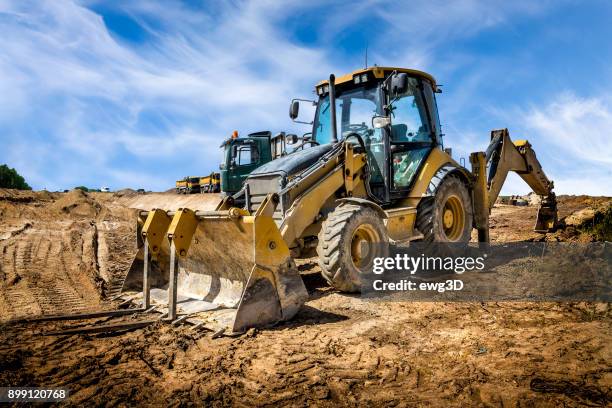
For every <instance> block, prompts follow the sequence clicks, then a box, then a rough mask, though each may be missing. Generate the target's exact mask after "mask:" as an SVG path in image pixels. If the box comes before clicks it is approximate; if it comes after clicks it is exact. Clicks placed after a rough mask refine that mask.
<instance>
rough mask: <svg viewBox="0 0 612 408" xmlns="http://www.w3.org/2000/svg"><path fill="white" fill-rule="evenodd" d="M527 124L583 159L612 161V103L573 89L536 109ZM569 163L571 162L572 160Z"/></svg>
mask: <svg viewBox="0 0 612 408" xmlns="http://www.w3.org/2000/svg"><path fill="white" fill-rule="evenodd" d="M525 126H526V127H528V128H530V129H532V130H533V131H534V132H536V133H537V134H538V135H539V137H541V138H542V139H544V140H546V142H547V143H548V144H550V145H552V146H555V147H557V148H558V149H559V150H563V151H564V152H565V153H567V154H568V155H570V156H573V157H575V158H577V159H580V160H581V162H574V163H573V164H575V165H578V166H580V163H583V164H584V163H600V164H606V165H610V164H612V143H610V136H611V132H612V104H610V103H609V102H607V101H605V100H604V99H602V98H581V97H578V96H576V95H574V94H573V93H569V92H567V93H564V94H561V95H558V96H557V97H555V99H554V100H553V101H551V102H550V103H549V104H548V105H547V106H546V107H544V108H543V109H537V108H534V109H532V110H531V111H530V112H529V113H528V114H527V116H526V117H525ZM568 164H569V163H568Z"/></svg>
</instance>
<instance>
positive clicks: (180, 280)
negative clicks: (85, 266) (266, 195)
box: [124, 208, 308, 332]
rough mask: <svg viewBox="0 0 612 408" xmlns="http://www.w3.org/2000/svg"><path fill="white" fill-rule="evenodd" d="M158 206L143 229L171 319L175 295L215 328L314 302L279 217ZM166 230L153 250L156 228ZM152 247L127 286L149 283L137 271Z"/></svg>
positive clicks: (157, 295) (288, 314)
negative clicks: (170, 210)
mask: <svg viewBox="0 0 612 408" xmlns="http://www.w3.org/2000/svg"><path fill="white" fill-rule="evenodd" d="M157 211H158V213H156V214H152V213H151V212H149V214H148V215H147V221H149V222H146V221H145V222H144V225H143V228H142V232H141V234H142V236H143V237H144V240H143V247H144V245H146V244H148V252H149V254H150V257H151V259H150V262H149V263H148V266H149V269H148V271H149V281H150V282H151V299H152V303H153V304H158V305H159V304H161V305H163V306H166V307H168V312H169V316H170V317H171V318H175V317H176V314H174V313H172V309H173V306H172V305H173V302H174V301H175V302H176V303H175V304H176V313H177V314H178V315H181V314H190V316H193V318H194V319H195V320H199V321H203V322H205V323H204V324H205V326H208V327H210V328H212V329H214V330H218V329H225V330H226V331H227V332H243V331H245V330H247V329H248V328H250V327H261V326H268V325H272V324H274V323H276V322H279V321H282V320H287V319H290V318H292V317H293V316H294V315H295V314H296V313H297V311H298V310H299V308H300V307H301V306H302V305H303V304H304V302H305V301H306V299H307V297H308V292H307V291H306V288H305V286H304V283H303V282H302V279H301V277H300V275H299V273H298V271H297V267H296V266H295V263H294V261H293V259H292V258H291V256H290V252H289V248H288V247H287V245H286V243H285V242H284V240H283V238H282V236H281V234H280V231H279V230H278V227H277V226H276V224H275V223H274V220H273V219H272V217H271V216H269V215H255V216H253V215H249V213H248V212H246V211H245V210H241V209H238V208H230V209H229V210H224V211H210V212H193V211H190V210H188V209H179V210H178V211H177V212H175V213H169V215H168V214H166V213H165V212H161V213H160V212H159V210H157ZM169 216H172V219H171V221H169V219H170V218H169ZM160 229H167V231H166V232H165V239H164V242H163V243H161V244H158V248H157V252H153V245H154V243H155V242H156V241H154V240H153V238H152V237H151V231H154V230H155V231H158V230H160ZM144 253H145V250H144V248H140V249H139V254H138V255H137V259H135V261H134V263H133V265H132V267H131V268H130V273H129V274H128V277H129V276H130V275H133V277H131V278H130V279H126V283H127V282H128V281H129V282H130V285H124V290H127V289H132V290H133V289H134V286H137V285H138V284H139V287H138V289H137V290H142V288H143V285H142V278H140V279H139V278H138V277H137V276H142V275H143V272H144V258H145V255H144ZM172 262H174V264H172ZM173 282H176V292H173V287H172V283H173ZM135 284H136V285H135ZM173 299H175V300H174V301H173Z"/></svg>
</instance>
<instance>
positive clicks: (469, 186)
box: [123, 67, 557, 332]
mask: <svg viewBox="0 0 612 408" xmlns="http://www.w3.org/2000/svg"><path fill="white" fill-rule="evenodd" d="M315 90H316V94H317V96H318V100H317V101H311V102H312V103H314V104H316V113H315V117H314V121H313V122H312V133H311V134H307V135H305V136H303V137H301V138H300V137H297V136H296V135H287V143H291V144H292V143H296V142H297V141H298V140H302V143H301V144H300V145H299V147H301V148H298V149H296V150H295V151H294V152H293V153H291V154H288V155H287V156H284V157H281V158H279V159H277V160H274V161H271V162H269V163H267V164H265V165H263V166H261V167H260V168H258V169H256V170H255V171H253V172H252V173H251V174H250V175H249V177H248V178H247V179H246V181H245V183H244V187H243V189H242V190H241V191H240V192H239V193H237V194H236V195H234V196H229V197H225V198H224V199H223V201H222V202H220V203H219V205H218V206H217V208H216V209H215V211H209V212H198V211H192V210H190V209H187V208H183V209H179V210H178V211H165V210H163V209H156V210H152V211H148V212H142V213H141V214H140V217H139V228H138V239H139V247H140V250H139V253H138V255H137V257H136V260H135V261H134V263H133V264H132V267H131V269H130V271H129V274H128V275H127V278H126V280H125V283H124V287H123V291H124V294H125V296H131V297H132V298H134V299H138V298H139V297H140V296H142V302H143V307H144V308H148V307H149V306H150V305H151V304H152V303H153V304H156V305H159V307H162V308H164V310H165V311H167V316H168V319H170V320H174V319H177V318H182V317H180V316H183V317H184V316H188V317H189V319H193V321H195V322H201V323H202V324H205V325H207V326H209V327H212V328H215V329H220V330H226V331H227V332H242V331H244V330H246V329H248V328H250V327H257V326H265V325H270V324H274V323H276V322H279V321H283V320H288V319H291V318H292V317H293V316H294V315H295V314H296V313H297V311H298V310H299V309H300V307H301V306H302V304H303V303H304V302H305V301H306V300H307V297H308V293H307V291H306V288H305V286H304V284H303V282H302V279H301V278H300V276H299V274H298V271H297V268H296V265H295V262H294V260H295V259H296V258H298V257H306V256H312V255H313V253H316V255H317V256H318V259H319V265H320V267H321V272H322V275H323V276H324V277H325V279H327V281H328V282H329V283H330V285H332V286H334V287H335V288H337V289H339V290H341V291H348V292H357V291H359V290H360V287H361V283H362V279H363V276H364V274H367V273H371V270H372V263H373V259H374V258H375V257H377V256H380V255H382V254H383V253H384V252H385V246H386V245H389V244H401V243H408V242H410V241H426V242H438V241H439V242H467V241H469V240H470V237H471V232H472V230H473V229H476V230H477V231H478V238H479V240H480V241H485V242H486V241H488V239H489V213H490V209H491V208H492V206H493V203H494V202H495V200H496V198H497V196H498V194H499V192H500V190H501V187H502V184H503V182H504V180H505V178H506V175H507V174H508V172H509V171H514V172H516V173H518V174H519V175H520V176H521V177H522V178H523V179H524V180H525V181H526V182H527V183H528V184H529V186H531V188H532V189H533V190H534V191H535V192H536V193H537V194H540V195H541V196H542V205H541V208H540V209H539V211H538V217H537V222H536V226H535V229H536V230H538V231H547V230H551V229H554V228H555V224H556V221H557V209H556V200H555V195H554V193H553V191H552V189H553V183H552V181H550V180H549V179H548V178H547V177H546V175H545V174H544V172H543V170H542V168H541V166H540V164H539V162H538V160H537V158H536V156H535V153H534V151H533V150H532V148H531V145H530V144H529V143H528V142H527V141H520V142H516V143H513V142H512V141H511V139H510V137H509V134H508V131H507V130H506V129H502V130H494V131H493V132H492V133H491V141H490V145H489V148H488V149H487V150H486V152H476V153H472V154H471V156H470V162H471V169H470V170H468V169H467V168H464V167H463V166H461V165H460V164H459V163H457V162H456V161H455V160H454V159H453V158H452V157H451V155H450V154H449V153H450V152H449V150H445V149H444V148H443V141H442V134H441V132H440V123H439V119H438V112H437V106H436V98H435V95H436V93H437V92H439V91H438V88H437V86H436V81H435V80H434V78H433V77H432V76H431V75H429V74H427V73H424V72H421V71H416V70H412V69H404V68H386V67H372V68H367V69H363V70H358V71H355V72H353V73H350V74H347V75H344V76H342V77H339V78H335V77H334V76H333V75H331V76H330V78H329V80H325V81H322V82H320V83H319V84H317V85H316V88H315ZM300 102H302V103H303V102H304V101H303V100H294V101H292V103H291V106H290V117H291V118H292V119H294V120H296V118H297V117H298V113H299V106H300ZM311 102H308V103H311ZM238 202H240V203H244V204H242V205H240V206H238V205H237V204H235V203H238ZM179 315H180V316H179Z"/></svg>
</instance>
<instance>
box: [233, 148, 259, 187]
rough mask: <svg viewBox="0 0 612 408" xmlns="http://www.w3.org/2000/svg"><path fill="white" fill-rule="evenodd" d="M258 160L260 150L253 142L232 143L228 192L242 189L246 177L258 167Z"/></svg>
mask: <svg viewBox="0 0 612 408" xmlns="http://www.w3.org/2000/svg"><path fill="white" fill-rule="evenodd" d="M259 158H260V149H259V146H258V144H257V143H256V141H255V140H253V139H244V140H241V139H237V140H235V141H234V142H233V143H232V146H231V156H230V162H229V168H228V179H229V183H228V184H229V186H228V187H229V189H230V190H229V191H230V192H236V191H238V190H240V189H241V188H242V183H243V181H244V180H245V179H246V177H247V176H248V175H249V174H250V173H251V172H252V171H253V170H255V169H256V168H257V167H259V165H260V164H259V161H260V159H259Z"/></svg>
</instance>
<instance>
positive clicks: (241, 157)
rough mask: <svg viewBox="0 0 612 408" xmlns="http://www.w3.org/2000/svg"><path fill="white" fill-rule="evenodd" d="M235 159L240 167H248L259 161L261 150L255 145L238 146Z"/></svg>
mask: <svg viewBox="0 0 612 408" xmlns="http://www.w3.org/2000/svg"><path fill="white" fill-rule="evenodd" d="M234 157H235V160H236V164H237V165H238V166H248V165H250V164H255V163H257V162H258V161H259V150H258V149H257V146H255V145H250V144H248V145H247V144H242V145H238V146H236V150H235V154H234Z"/></svg>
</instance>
